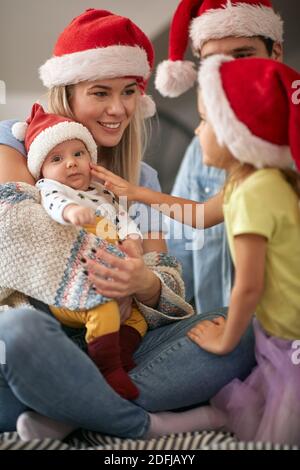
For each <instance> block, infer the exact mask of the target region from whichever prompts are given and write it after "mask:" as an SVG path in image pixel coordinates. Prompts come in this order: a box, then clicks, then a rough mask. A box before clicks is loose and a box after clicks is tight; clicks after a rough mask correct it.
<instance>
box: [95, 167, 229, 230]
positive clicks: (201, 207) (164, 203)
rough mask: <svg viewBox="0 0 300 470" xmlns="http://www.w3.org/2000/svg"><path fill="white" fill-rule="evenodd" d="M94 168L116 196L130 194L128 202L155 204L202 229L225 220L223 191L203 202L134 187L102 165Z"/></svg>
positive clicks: (172, 216) (169, 215)
mask: <svg viewBox="0 0 300 470" xmlns="http://www.w3.org/2000/svg"><path fill="white" fill-rule="evenodd" d="M91 168H92V175H93V176H94V177H96V178H98V179H100V180H102V181H104V182H105V183H104V185H105V187H106V188H107V189H109V190H110V191H112V192H113V193H115V194H116V195H117V196H119V197H127V198H128V200H129V201H139V202H143V203H144V204H147V205H149V206H152V207H153V205H156V206H157V207H155V208H156V209H157V210H159V211H160V212H162V213H163V214H165V215H167V216H168V217H171V218H172V219H175V220H177V221H179V222H181V223H184V224H187V225H191V226H192V227H194V228H198V229H202V228H208V227H211V226H213V225H217V224H219V223H221V222H223V219H224V217H223V207H222V206H223V192H220V193H218V194H217V195H216V196H214V197H213V198H211V199H209V200H208V201H207V202H204V203H200V202H195V201H190V200H188V199H182V198H180V197H175V196H170V195H168V194H163V193H160V192H157V191H153V190H152V189H149V188H144V187H141V186H135V185H133V184H131V183H128V182H127V181H126V180H124V179H123V178H121V177H120V176H117V175H115V174H114V173H112V172H111V171H109V170H106V169H105V168H103V167H101V166H99V165H92V166H91ZM203 211H204V213H203ZM203 217H204V218H203Z"/></svg>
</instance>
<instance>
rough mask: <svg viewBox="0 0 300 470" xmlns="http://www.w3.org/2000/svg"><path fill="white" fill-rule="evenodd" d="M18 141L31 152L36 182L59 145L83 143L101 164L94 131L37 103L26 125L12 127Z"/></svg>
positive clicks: (29, 167) (28, 158)
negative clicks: (48, 157) (53, 150)
mask: <svg viewBox="0 0 300 470" xmlns="http://www.w3.org/2000/svg"><path fill="white" fill-rule="evenodd" d="M12 134H13V136H14V137H16V139H18V140H21V141H24V140H25V148H26V151H27V166H28V169H29V171H30V173H31V174H32V176H33V177H34V178H35V179H38V178H39V177H40V174H41V168H42V166H43V163H44V161H45V159H46V157H47V155H48V153H49V152H51V150H52V149H53V148H54V147H56V145H58V144H61V143H62V142H66V141H68V140H73V139H78V140H81V141H82V142H83V143H84V144H85V146H86V148H87V150H88V152H89V153H90V156H91V159H92V161H93V163H97V145H96V143H95V141H94V139H93V136H92V134H91V133H90V131H89V130H88V129H87V128H86V127H84V126H83V125H82V124H80V123H79V122H75V121H72V120H71V119H68V118H65V117H62V116H58V115H56V114H50V113H45V111H44V110H43V108H42V106H41V105H40V104H38V103H35V104H34V105H33V107H32V110H31V115H30V117H29V118H28V119H27V120H26V122H16V123H15V124H14V125H13V126H12Z"/></svg>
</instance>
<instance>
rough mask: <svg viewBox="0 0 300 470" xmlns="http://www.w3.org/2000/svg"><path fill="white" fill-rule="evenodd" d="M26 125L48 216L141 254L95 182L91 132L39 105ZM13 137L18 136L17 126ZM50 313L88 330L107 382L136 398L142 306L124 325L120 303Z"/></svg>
mask: <svg viewBox="0 0 300 470" xmlns="http://www.w3.org/2000/svg"><path fill="white" fill-rule="evenodd" d="M27 125H28V127H27V129H26V135H25V147H26V150H27V152H28V168H29V171H30V172H31V174H32V175H33V177H34V178H35V179H39V178H41V177H42V178H41V179H39V180H38V181H37V183H36V186H37V187H38V188H39V189H40V191H41V201H42V205H43V206H44V208H45V210H46V211H47V213H48V214H49V216H50V217H51V218H53V219H54V220H55V221H56V222H58V223H61V224H74V225H79V226H84V228H85V229H86V230H87V231H89V232H91V233H93V234H95V235H97V236H99V237H101V238H105V239H106V240H107V241H108V242H110V243H112V244H117V243H118V241H119V240H120V241H123V240H125V241H124V242H123V243H124V244H126V239H128V238H130V239H134V240H135V241H134V243H137V244H138V245H139V249H141V238H142V236H141V233H140V231H139V229H138V228H137V226H136V224H135V223H134V222H133V220H131V219H130V218H129V216H128V214H127V212H126V211H125V210H123V209H122V208H121V207H120V206H119V205H118V203H117V200H116V198H115V197H114V195H113V193H112V192H110V191H108V190H106V189H105V188H104V186H102V185H101V184H99V183H96V182H93V181H91V170H90V165H91V163H96V162H97V146H96V143H95V141H94V139H93V137H92V135H91V134H90V132H89V131H88V129H87V128H85V127H84V126H83V125H82V124H79V123H77V122H74V121H72V120H70V119H67V118H64V117H60V116H57V115H54V114H48V113H45V112H44V110H43V108H42V107H41V106H40V105H39V104H34V106H33V108H32V112H31V116H30V118H28V120H27ZM12 132H13V133H14V132H15V135H16V127H15V128H13V130H12ZM130 243H133V242H132V241H131V242H130ZM50 310H51V312H52V313H53V314H54V315H55V317H56V318H57V319H58V320H59V321H60V322H61V323H63V324H64V325H67V326H70V327H73V328H80V327H82V326H85V327H86V330H87V332H86V342H87V347H88V353H89V356H90V357H91V359H93V361H94V362H95V364H96V365H97V366H98V368H99V369H100V371H101V372H102V374H103V376H104V377H105V379H106V380H107V382H108V383H109V384H110V385H111V387H112V388H114V390H116V391H117V392H118V393H119V394H120V395H121V396H123V397H124V398H127V399H129V400H133V399H135V398H137V396H138V394H139V392H138V389H137V387H136V386H135V384H134V383H133V382H132V380H131V379H130V377H129V375H128V374H127V371H129V370H130V369H131V368H133V367H134V365H135V364H134V362H133V359H132V355H133V352H134V350H135V349H136V348H137V346H138V344H139V343H140V340H141V338H142V336H144V334H145V333H146V330H147V324H146V321H145V319H144V317H143V316H142V315H141V313H140V312H139V310H138V309H137V307H136V306H133V307H132V312H131V315H130V317H129V319H128V320H127V321H126V323H125V324H124V325H122V326H120V312H119V306H118V303H117V301H116V300H111V301H109V302H107V303H106V304H103V305H99V306H97V307H95V308H93V309H91V310H85V311H71V310H68V309H65V308H57V307H54V306H50ZM129 342H130V345H129V344H128V343H129Z"/></svg>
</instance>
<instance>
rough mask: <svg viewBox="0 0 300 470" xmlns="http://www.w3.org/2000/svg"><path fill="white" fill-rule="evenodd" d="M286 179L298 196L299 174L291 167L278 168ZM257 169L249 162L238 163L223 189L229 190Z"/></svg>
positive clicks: (299, 186)
mask: <svg viewBox="0 0 300 470" xmlns="http://www.w3.org/2000/svg"><path fill="white" fill-rule="evenodd" d="M279 169H280V171H281V173H282V174H283V176H284V177H285V179H286V181H287V182H288V183H289V184H290V185H291V186H292V188H293V190H294V191H295V193H296V194H297V196H298V197H299V198H300V174H299V173H298V172H297V171H295V170H293V169H292V168H279ZM255 170H257V168H255V167H254V166H253V165H250V164H249V163H240V162H239V163H238V164H237V165H236V167H235V168H234V169H233V171H232V172H231V173H230V175H229V176H228V178H227V180H226V182H225V185H224V191H225V192H227V189H228V188H229V191H231V190H232V189H233V188H234V187H236V186H237V185H238V184H239V183H241V182H242V181H243V180H244V179H245V178H246V177H247V176H248V175H249V174H250V173H252V172H253V171H255Z"/></svg>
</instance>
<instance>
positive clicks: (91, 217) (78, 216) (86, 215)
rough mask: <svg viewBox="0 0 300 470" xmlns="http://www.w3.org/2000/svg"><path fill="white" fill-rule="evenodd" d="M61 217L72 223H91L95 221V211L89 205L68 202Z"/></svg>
mask: <svg viewBox="0 0 300 470" xmlns="http://www.w3.org/2000/svg"><path fill="white" fill-rule="evenodd" d="M63 218H64V219H65V221H66V222H69V223H71V224H73V225H80V226H82V225H85V224H93V223H94V222H95V212H94V211H93V209H90V208H89V207H82V206H78V205H77V204H69V205H68V206H66V207H65V209H64V212H63Z"/></svg>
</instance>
